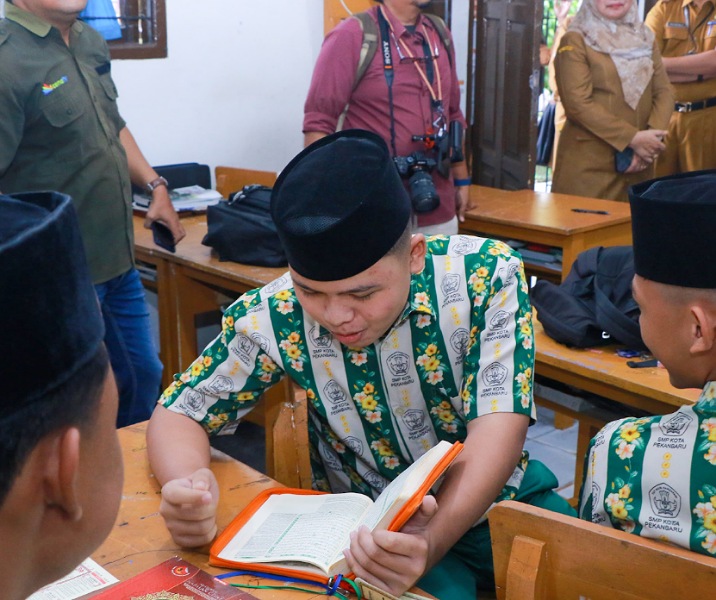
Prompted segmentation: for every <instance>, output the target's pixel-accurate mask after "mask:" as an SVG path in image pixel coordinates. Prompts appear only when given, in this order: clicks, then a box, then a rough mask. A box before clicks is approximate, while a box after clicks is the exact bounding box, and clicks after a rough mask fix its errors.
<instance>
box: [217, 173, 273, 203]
mask: <svg viewBox="0 0 716 600" xmlns="http://www.w3.org/2000/svg"><path fill="white" fill-rule="evenodd" d="M214 176H215V178H216V191H218V192H219V193H220V194H221V195H222V196H223V197H224V198H228V197H229V194H233V193H234V192H236V191H238V190H240V189H241V188H242V187H244V186H245V185H251V184H253V183H257V184H259V185H265V186H267V187H273V184H274V183H276V177H278V175H277V174H276V173H274V172H273V171H252V170H251V169H238V168H235V167H216V169H214Z"/></svg>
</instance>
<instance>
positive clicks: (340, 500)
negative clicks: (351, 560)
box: [218, 493, 372, 572]
mask: <svg viewBox="0 0 716 600" xmlns="http://www.w3.org/2000/svg"><path fill="white" fill-rule="evenodd" d="M371 504H372V501H371V499H370V498H368V497H366V496H363V495H361V494H353V493H346V494H325V495H318V496H301V495H293V494H276V495H274V496H271V497H270V498H269V499H268V500H267V501H266V502H265V503H264V504H263V505H262V506H261V508H259V509H258V510H257V511H256V512H255V513H254V515H253V516H252V517H251V518H250V519H249V521H248V522H247V523H246V524H245V525H244V526H243V527H242V528H241V530H240V531H239V532H238V533H237V534H236V536H234V538H233V539H232V540H231V541H230V542H229V543H228V544H227V545H226V547H225V548H224V549H223V550H222V551H221V552H220V553H219V555H218V557H219V558H222V559H225V560H232V561H239V562H261V563H265V562H278V561H301V562H306V563H309V564H313V565H316V566H318V567H320V568H321V569H322V570H323V571H326V572H327V571H328V570H329V566H330V565H331V563H332V562H333V560H334V559H335V558H336V557H337V556H338V555H339V554H340V553H341V552H342V551H343V549H344V548H346V547H347V546H348V544H349V538H348V534H349V532H350V531H352V530H353V529H355V528H356V527H357V525H358V523H359V522H360V520H361V517H362V516H363V514H364V513H365V512H366V509H367V508H368V507H369V506H370V505H371Z"/></svg>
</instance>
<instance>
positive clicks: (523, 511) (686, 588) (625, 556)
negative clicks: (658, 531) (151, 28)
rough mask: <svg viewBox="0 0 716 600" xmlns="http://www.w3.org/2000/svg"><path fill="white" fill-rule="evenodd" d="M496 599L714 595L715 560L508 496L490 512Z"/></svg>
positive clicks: (656, 599)
mask: <svg viewBox="0 0 716 600" xmlns="http://www.w3.org/2000/svg"><path fill="white" fill-rule="evenodd" d="M489 523H490V534H491V537H492V551H493V556H494V562H495V583H496V587H497V589H496V592H497V598H498V599H501V600H502V599H507V600H540V599H544V600H547V599H549V600H554V599H557V598H559V599H562V598H565V599H572V598H573V599H575V600H577V599H580V600H581V599H584V600H602V599H604V600H607V599H608V600H614V599H615V598H620V599H626V600H637V599H643V600H673V599H674V598H699V597H705V596H709V597H710V596H711V595H712V594H713V593H714V590H716V558H711V557H708V556H705V555H702V554H698V553H696V552H692V551H690V550H686V549H685V548H679V547H676V546H672V545H670V544H665V543H661V542H658V541H655V540H650V539H647V538H642V537H639V536H637V535H634V534H629V533H625V532H624V531H619V530H616V529H612V528H611V527H604V526H602V525H597V524H596V523H589V522H587V521H581V520H579V519H576V518H574V517H568V516H566V515H561V514H558V513H554V512H551V511H548V510H545V509H542V508H537V507H535V506H530V505H527V504H522V503H520V502H514V501H508V502H502V503H500V504H498V505H497V506H495V507H494V508H493V509H492V510H491V511H490V513H489Z"/></svg>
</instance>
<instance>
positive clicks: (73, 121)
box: [0, 0, 184, 426]
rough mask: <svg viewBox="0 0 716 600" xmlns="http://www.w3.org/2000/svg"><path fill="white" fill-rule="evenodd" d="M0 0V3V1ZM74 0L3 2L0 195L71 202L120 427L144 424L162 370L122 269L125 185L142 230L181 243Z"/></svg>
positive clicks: (128, 250)
mask: <svg viewBox="0 0 716 600" xmlns="http://www.w3.org/2000/svg"><path fill="white" fill-rule="evenodd" d="M0 2H1V0H0ZM85 4H86V0H63V1H62V2H59V1H58V0H14V1H13V2H12V3H6V4H5V18H4V19H0V115H2V116H1V117H0V190H2V192H4V193H17V192H23V191H38V190H57V191H60V192H63V193H65V194H68V195H69V196H71V197H72V201H73V203H74V206H75V208H76V209H77V214H78V217H79V222H80V229H81V231H82V241H83V242H84V247H85V251H86V254H87V259H88V262H89V267H90V272H91V275H92V280H93V282H94V284H95V289H96V292H97V295H98V297H99V301H100V304H101V306H102V314H103V316H104V321H105V330H106V336H105V344H106V346H107V350H108V351H109V355H110V359H111V362H112V367H113V369H114V372H115V375H116V377H117V384H118V387H119V392H120V410H119V416H118V419H117V423H118V425H120V426H124V425H128V424H130V423H134V422H136V421H142V420H145V419H148V418H149V416H150V414H151V411H152V407H153V405H154V400H155V398H156V394H157V390H158V389H159V385H160V381H161V374H162V365H161V363H160V361H159V359H158V356H157V351H156V349H155V348H154V344H153V342H152V339H151V332H150V323H149V311H148V310H147V308H146V305H145V301H144V290H143V288H142V283H141V281H140V279H139V275H138V273H137V271H136V269H135V268H134V256H133V252H134V238H133V222H132V191H131V183H135V184H137V185H140V186H143V187H146V188H147V190H148V191H151V193H152V204H151V206H150V208H149V211H148V212H147V218H146V221H145V226H149V225H150V223H152V222H154V221H162V222H163V223H164V224H165V225H167V226H168V227H169V228H170V229H171V231H172V234H173V236H174V239H175V240H176V241H179V240H180V239H181V238H182V237H183V236H184V230H183V227H182V225H181V223H180V222H179V219H178V217H177V214H176V212H175V211H174V208H173V206H172V203H171V200H170V198H169V194H168V193H167V188H166V181H165V180H163V179H162V178H160V177H158V176H157V173H156V172H155V171H154V169H152V167H151V166H150V165H149V163H148V162H147V161H146V159H145V158H144V156H143V155H142V153H141V151H140V150H139V147H138V146H137V143H136V141H135V140H134V137H133V136H132V134H131V132H130V131H129V129H128V128H127V126H126V123H125V122H124V120H123V119H122V117H121V116H120V114H119V110H118V108H117V89H116V88H115V86H114V82H113V81H112V75H111V68H110V60H109V51H108V49H107V44H106V43H105V42H104V40H103V39H102V38H101V36H100V35H99V34H98V33H97V32H96V31H95V30H93V29H92V28H91V27H89V26H87V25H85V24H83V23H81V22H80V21H78V20H77V15H78V14H79V13H80V11H81V10H82V9H84V7H85Z"/></svg>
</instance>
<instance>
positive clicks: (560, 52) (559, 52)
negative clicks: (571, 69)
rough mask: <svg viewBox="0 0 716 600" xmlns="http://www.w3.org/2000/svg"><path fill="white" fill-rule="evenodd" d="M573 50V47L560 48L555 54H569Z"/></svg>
mask: <svg viewBox="0 0 716 600" xmlns="http://www.w3.org/2000/svg"><path fill="white" fill-rule="evenodd" d="M572 50H574V46H561V47H560V49H559V50H557V54H562V52H571V51H572Z"/></svg>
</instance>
